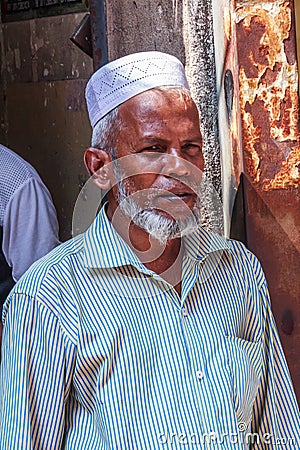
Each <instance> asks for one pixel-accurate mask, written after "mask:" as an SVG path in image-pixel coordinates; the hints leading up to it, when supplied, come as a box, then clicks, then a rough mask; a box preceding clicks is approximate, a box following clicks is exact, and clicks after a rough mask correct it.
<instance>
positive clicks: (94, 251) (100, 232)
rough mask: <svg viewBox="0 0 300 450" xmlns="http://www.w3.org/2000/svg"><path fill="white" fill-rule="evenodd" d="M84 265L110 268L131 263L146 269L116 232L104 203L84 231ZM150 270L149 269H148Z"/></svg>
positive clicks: (143, 269) (140, 268)
mask: <svg viewBox="0 0 300 450" xmlns="http://www.w3.org/2000/svg"><path fill="white" fill-rule="evenodd" d="M84 248H85V267H89V268H103V269H104V268H111V267H121V266H126V265H132V266H135V267H137V268H138V269H139V270H142V271H143V272H145V271H146V272H147V271H148V270H147V269H146V268H145V266H144V265H143V264H142V263H141V261H140V260H139V258H138V257H137V256H136V254H135V253H134V252H133V250H131V248H130V247H129V245H128V244H126V242H125V241H124V240H123V239H122V238H121V236H120V235H119V234H118V233H117V232H116V230H115V229H114V227H113V225H112V224H111V222H110V220H109V219H108V217H107V215H106V212H105V205H104V206H103V207H102V209H101V211H100V212H99V214H98V215H97V217H96V218H95V220H94V222H93V223H92V225H91V226H90V228H89V229H88V230H87V231H86V232H85V233H84ZM149 272H150V271H149Z"/></svg>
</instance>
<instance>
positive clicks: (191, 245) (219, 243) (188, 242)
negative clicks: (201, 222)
mask: <svg viewBox="0 0 300 450" xmlns="http://www.w3.org/2000/svg"><path fill="white" fill-rule="evenodd" d="M183 242H184V247H185V253H186V255H187V256H188V257H189V258H190V259H192V260H194V261H195V262H201V261H203V260H204V259H205V258H206V257H207V256H209V255H210V254H213V253H216V252H223V251H227V252H230V251H231V250H232V243H231V241H230V239H226V238H225V237H223V236H220V235H218V234H215V233H211V232H209V231H207V230H205V229H204V228H203V227H201V226H199V227H198V229H197V230H196V231H195V232H194V233H192V234H190V235H188V236H185V237H184V240H183Z"/></svg>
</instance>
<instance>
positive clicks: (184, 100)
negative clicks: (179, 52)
mask: <svg viewBox="0 0 300 450" xmlns="http://www.w3.org/2000/svg"><path fill="white" fill-rule="evenodd" d="M118 109H119V114H120V117H121V119H122V120H124V119H125V120H126V119H129V120H130V119H131V120H135V121H137V122H141V121H143V119H145V120H147V121H149V120H150V121H151V122H158V123H159V122H160V121H162V120H166V119H168V118H173V117H175V116H178V115H180V116H181V117H184V116H186V117H187V118H190V117H191V113H192V115H194V117H196V118H197V119H198V117H199V116H198V110H197V107H196V105H195V103H194V101H193V99H192V97H191V96H190V93H189V92H187V91H185V90H183V89H182V88H173V87H170V88H164V89H160V88H154V89H150V90H148V91H145V92H143V93H141V94H138V95H136V96H134V97H132V98H130V99H129V100H127V101H126V102H124V103H122V105H120V106H119V108H118Z"/></svg>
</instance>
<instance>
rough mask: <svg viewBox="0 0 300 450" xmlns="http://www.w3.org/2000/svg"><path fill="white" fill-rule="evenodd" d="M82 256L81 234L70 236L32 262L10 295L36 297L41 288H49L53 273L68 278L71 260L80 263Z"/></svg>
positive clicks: (70, 270) (53, 276)
mask: <svg viewBox="0 0 300 450" xmlns="http://www.w3.org/2000/svg"><path fill="white" fill-rule="evenodd" d="M82 258H83V235H79V236H77V237H76V238H72V239H70V240H68V241H66V242H64V243H62V244H60V245H59V246H57V247H56V248H54V249H53V250H52V251H50V252H49V253H48V254H47V255H45V256H43V257H42V258H40V259H39V260H38V261H36V262H34V263H33V264H32V266H31V267H30V268H29V269H28V270H27V272H25V274H24V275H23V276H22V277H21V279H20V280H19V281H18V283H17V284H16V285H15V286H14V288H13V290H12V291H11V295H14V294H25V295H27V296H28V297H37V296H38V295H39V292H40V291H41V289H42V288H48V289H49V290H50V289H51V288H50V285H51V282H52V280H53V279H54V278H55V273H57V272H59V273H60V274H61V275H62V276H63V277H64V278H65V279H69V280H70V282H71V279H70V276H71V272H72V262H73V261H77V263H78V264H79V265H80V264H81V263H82Z"/></svg>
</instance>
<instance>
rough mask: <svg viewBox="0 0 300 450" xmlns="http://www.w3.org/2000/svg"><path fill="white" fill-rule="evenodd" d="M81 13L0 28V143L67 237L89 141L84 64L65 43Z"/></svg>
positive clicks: (88, 63) (89, 67)
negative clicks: (48, 198)
mask: <svg viewBox="0 0 300 450" xmlns="http://www.w3.org/2000/svg"><path fill="white" fill-rule="evenodd" d="M82 16H83V14H81V13H78V14H68V15H62V16H56V17H47V18H41V19H32V20H25V21H20V22H11V23H7V24H2V25H1V29H0V32H1V82H0V90H1V96H0V121H1V126H0V141H1V142H2V143H3V144H5V145H7V146H9V147H11V148H12V149H13V150H15V151H16V152H17V153H19V154H20V155H21V156H23V157H24V158H25V159H27V160H28V161H29V162H30V163H32V164H33V165H34V166H35V167H36V169H37V170H38V171H39V173H40V175H41V176H42V178H43V180H44V181H45V183H46V184H47V186H48V187H49V189H50V191H51V193H52V196H53V199H54V203H55V206H56V209H57V212H58V217H59V222H60V229H61V238H62V239H63V240H64V239H66V238H68V237H69V236H70V231H71V218H72V210H73V206H74V202H75V200H76V197H77V195H78V192H79V190H80V187H81V186H82V184H83V182H84V180H85V179H86V172H85V168H84V167H83V163H82V155H83V152H84V150H85V148H86V147H87V146H88V145H89V142H90V134H91V132H90V125H89V122H88V118H87V113H86V107H85V100H84V86H85V83H86V79H87V78H88V77H89V75H90V74H91V73H92V60H91V59H90V58H89V57H87V56H85V55H84V54H83V53H82V52H81V51H80V50H79V49H78V48H76V47H75V46H74V45H73V44H72V43H71V42H70V41H69V38H70V36H71V34H72V32H73V31H74V29H75V27H76V26H77V25H78V24H79V22H80V20H81V18H82Z"/></svg>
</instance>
